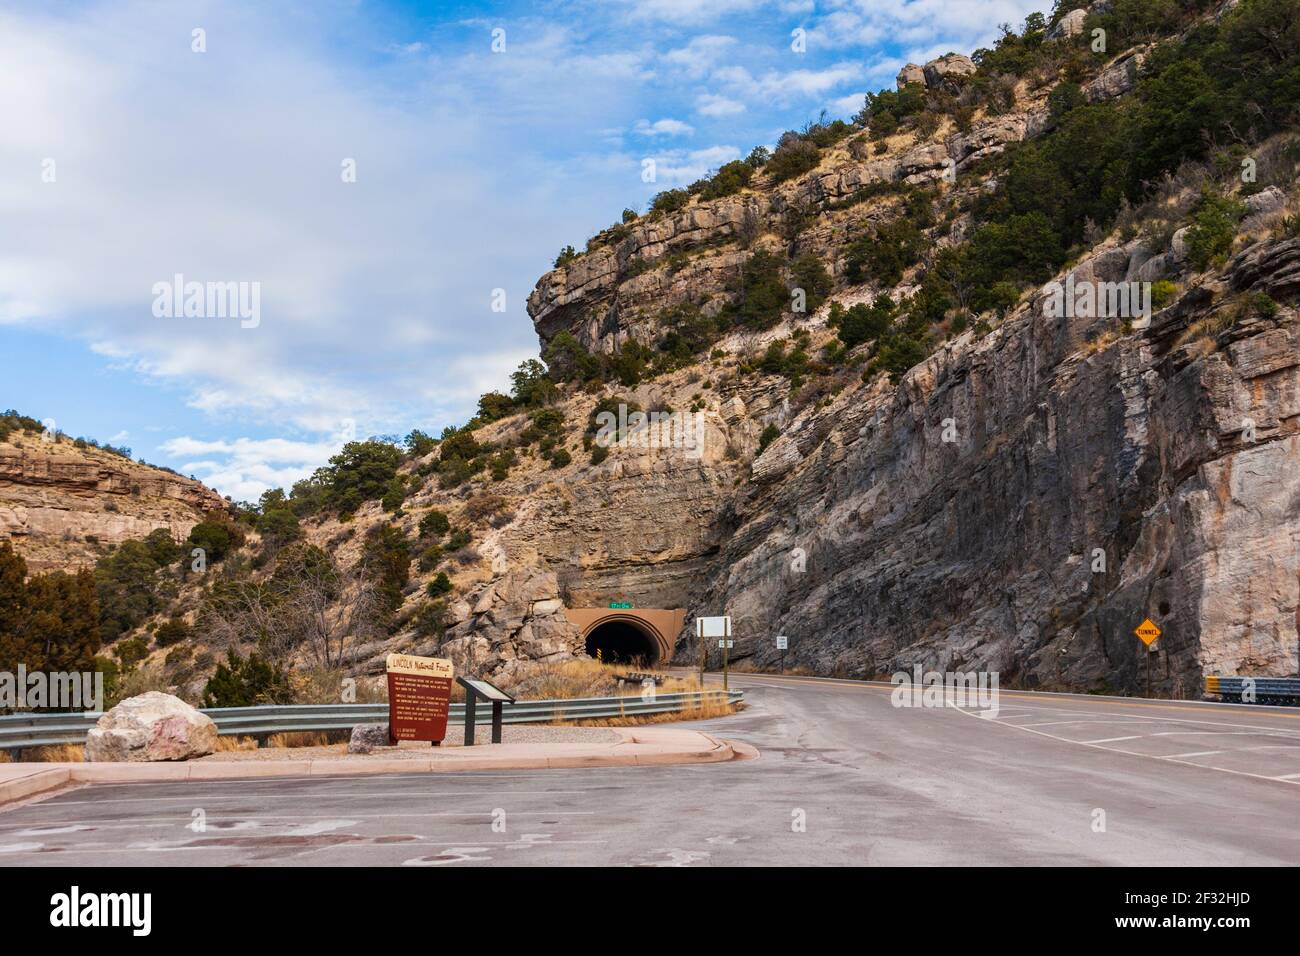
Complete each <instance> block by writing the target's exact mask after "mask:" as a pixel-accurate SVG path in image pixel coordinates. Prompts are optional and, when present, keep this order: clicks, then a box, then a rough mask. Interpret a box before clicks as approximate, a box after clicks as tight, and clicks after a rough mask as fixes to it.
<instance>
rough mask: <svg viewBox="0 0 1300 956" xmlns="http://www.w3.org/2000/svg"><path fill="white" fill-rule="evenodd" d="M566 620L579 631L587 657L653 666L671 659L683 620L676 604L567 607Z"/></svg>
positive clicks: (684, 613) (682, 611)
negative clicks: (666, 607)
mask: <svg viewBox="0 0 1300 956" xmlns="http://www.w3.org/2000/svg"><path fill="white" fill-rule="evenodd" d="M566 613H567V614H568V617H569V620H570V621H572V622H573V624H574V625H575V626H576V627H577V628H578V629H579V630H581V631H582V640H583V644H584V648H585V650H586V652H587V654H588V656H590V657H597V656H599V657H600V659H601V660H603V661H605V662H606V663H609V664H637V665H639V666H645V667H654V666H656V665H658V664H661V663H664V662H666V661H669V660H672V656H673V651H674V650H675V648H676V646H677V635H678V634H679V633H680V632H681V629H682V624H683V623H684V622H685V620H686V612H685V611H684V610H682V609H680V608H677V609H663V608H637V609H634V608H600V607H581V608H567V609H566Z"/></svg>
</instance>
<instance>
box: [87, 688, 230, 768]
mask: <svg viewBox="0 0 1300 956" xmlns="http://www.w3.org/2000/svg"><path fill="white" fill-rule="evenodd" d="M216 747H217V725H216V724H215V723H214V722H213V720H212V718H211V717H208V716H207V715H206V714H202V713H200V712H199V711H198V710H195V709H194V708H193V707H191V706H190V705H189V704H187V703H185V701H183V700H181V699H180V698H179V697H173V696H172V695H171V694H162V693H159V692H158V691H149V692H148V693H146V694H141V695H139V696H138V697H128V698H127V699H126V700H124V701H122V702H121V703H120V704H118V705H117V706H116V707H114V708H113V709H112V710H110V711H109V712H108V713H106V714H104V716H103V717H100V718H99V721H98V722H97V723H96V724H95V726H94V727H93V728H91V729H90V730H89V731H88V732H87V733H86V760H88V761H93V762H108V761H117V762H122V761H131V762H140V761H155V760H189V759H190V758H191V757H202V756H205V755H206V754H210V753H212V752H213V751H214V750H216Z"/></svg>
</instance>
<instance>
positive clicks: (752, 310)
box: [729, 249, 790, 329]
mask: <svg viewBox="0 0 1300 956" xmlns="http://www.w3.org/2000/svg"><path fill="white" fill-rule="evenodd" d="M782 265H783V263H782V261H781V259H780V258H778V257H777V256H775V255H773V254H772V253H770V252H768V251H766V250H763V249H760V250H759V251H757V252H755V253H754V254H753V255H751V256H750V257H749V258H748V259H747V260H746V261H745V263H744V264H743V265H742V266H741V267H740V275H739V277H738V278H737V279H736V280H735V281H733V282H732V284H731V289H732V291H733V292H734V293H735V299H734V301H733V302H732V303H731V305H730V307H729V308H730V312H731V314H732V316H733V317H734V319H735V321H736V322H738V323H739V324H740V325H744V326H748V327H750V328H755V329H766V328H771V327H772V326H773V325H775V324H776V323H777V322H778V321H779V320H780V318H781V315H782V313H784V312H785V310H786V308H787V307H788V306H789V304H790V294H789V291H788V290H787V289H786V286H785V281H784V280H783V278H782V275H781V273H782Z"/></svg>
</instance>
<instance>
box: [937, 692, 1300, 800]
mask: <svg viewBox="0 0 1300 956" xmlns="http://www.w3.org/2000/svg"><path fill="white" fill-rule="evenodd" d="M955 709H956V710H957V713H959V714H961V715H962V716H963V717H969V718H971V719H972V720H978V719H979V718H978V716H977V715H976V714H973V713H967V712H966V711H964V710H961V709H960V708H955ZM1207 722H1208V721H1207ZM985 723H991V724H997V725H999V726H1002V727H1010V728H1011V729H1012V730H1023V731H1024V732H1025V733H1030V734H1037V735H1038V736H1039V737H1046V738H1047V739H1048V740H1058V741H1060V742H1061V743H1063V744H1073V745H1074V746H1076V747H1091V748H1092V749H1093V750H1100V751H1102V752H1103V753H1110V754H1123V755H1124V756H1126V757H1138V758H1141V759H1144V760H1163V761H1164V762H1165V763H1176V764H1181V765H1182V766H1184V767H1195V768H1196V769H1197V770H1215V771H1218V772H1219V773H1227V774H1232V775H1233V776H1234V777H1253V778H1254V779H1256V780H1269V781H1272V782H1273V783H1285V784H1288V785H1290V786H1300V779H1296V780H1292V779H1290V778H1289V777H1270V776H1266V775H1265V774H1262V773H1251V772H1250V771H1248V770H1230V769H1228V768H1227V767H1212V766H1209V765H1208V764H1203V763H1190V762H1188V761H1185V760H1179V759H1178V758H1177V757H1159V756H1156V755H1154V754H1144V753H1138V752H1137V751H1134V750H1121V749H1119V748H1118V747H1103V746H1101V745H1100V744H1090V743H1087V742H1086V741H1082V740H1071V739H1070V738H1069V737H1058V736H1057V735H1056V734H1049V733H1047V732H1046V731H1042V730H1034V729H1033V728H1032V727H1030V726H1028V725H1026V724H1003V723H1001V722H1000V721H996V720H995V721H985ZM1229 726H1231V725H1229ZM1296 776H1298V777H1300V774H1298V775H1296Z"/></svg>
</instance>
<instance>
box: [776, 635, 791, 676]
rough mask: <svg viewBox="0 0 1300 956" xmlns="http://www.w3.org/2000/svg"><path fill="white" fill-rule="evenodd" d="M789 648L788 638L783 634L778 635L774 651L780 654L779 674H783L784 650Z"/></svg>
mask: <svg viewBox="0 0 1300 956" xmlns="http://www.w3.org/2000/svg"><path fill="white" fill-rule="evenodd" d="M789 646H790V638H788V637H786V636H785V635H784V634H778V635H777V638H776V649H777V650H778V651H780V652H781V669H780V671H779V673H781V674H784V673H785V649H786V648H787V647H789Z"/></svg>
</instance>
